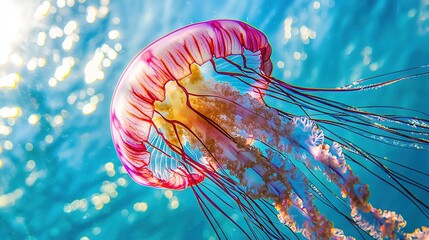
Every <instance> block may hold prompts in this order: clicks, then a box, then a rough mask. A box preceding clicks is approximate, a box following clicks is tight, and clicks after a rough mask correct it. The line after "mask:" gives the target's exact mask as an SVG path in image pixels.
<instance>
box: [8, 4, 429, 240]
mask: <svg viewBox="0 0 429 240" xmlns="http://www.w3.org/2000/svg"><path fill="white" fill-rule="evenodd" d="M0 9H1V10H0V36H1V39H0V239H58V238H61V239H82V240H84V239H189V238H190V237H192V238H194V239H214V238H215V235H214V232H213V230H212V228H211V227H210V225H209V223H208V221H207V220H206V219H205V217H204V215H203V213H202V211H201V210H200V209H199V207H198V204H197V202H196V199H195V196H194V195H193V193H192V191H191V190H189V189H188V190H184V191H178V192H172V191H168V190H157V189H153V188H147V187H143V186H139V185H138V184H136V183H134V182H133V181H132V180H131V178H130V177H129V176H128V175H127V174H126V172H125V170H124V169H123V168H122V166H121V163H120V161H119V159H118V157H117V155H116V152H115V149H114V147H113V145H112V141H111V137H110V125H109V108H110V99H111V96H112V93H113V90H114V88H115V85H116V83H117V81H118V79H119V77H120V75H121V73H122V71H123V70H124V69H125V67H126V65H127V64H128V62H129V61H130V60H131V59H132V58H133V57H134V56H135V55H136V54H137V53H138V52H139V51H140V50H141V49H142V48H143V47H145V46H146V45H147V44H149V43H150V42H152V41H154V40H156V39H157V38H159V37H162V36H163V35H165V34H167V33H168V32H171V31H173V30H175V29H177V28H179V27H182V26H185V25H188V24H190V23H195V22H199V21H204V20H210V19H221V18H228V19H238V20H242V21H245V22H247V23H249V24H251V25H252V26H254V27H256V28H258V29H260V30H261V31H262V32H264V33H265V34H266V35H267V37H268V39H269V41H270V43H271V45H272V49H273V54H272V61H273V64H274V72H273V75H274V76H276V77H277V78H280V79H283V80H284V81H287V82H289V83H292V84H295V85H303V86H310V87H337V86H344V85H347V84H349V83H351V82H353V81H355V80H357V79H360V78H366V77H371V76H375V75H379V74H383V73H389V72H393V71H397V70H402V69H407V68H410V67H414V66H420V65H425V64H429V57H428V56H429V1H427V0H420V1H418V0H411V1H400V0H397V1H395V0H392V1H383V0H382V1H372V0H348V1H333V0H316V1H303V0H296V1H292V0H291V1H281V0H267V1H241V0H240V1H239V0H235V1H220V0H216V1H197V0H189V1H173V0H170V1H163V0H158V1H149V0H148V1H142V0H120V1H119V0H116V1H115V0H111V1H109V0H100V1H95V0H56V1H55V0H52V1H30V0H27V1H24V0H2V1H1V2H0ZM428 80H429V79H425V78H424V77H423V78H421V79H413V80H410V81H405V82H403V83H400V85H399V86H394V87H392V88H390V87H387V88H384V89H383V90H380V91H371V92H361V93H359V94H355V95H352V96H350V95H347V94H340V95H338V94H337V95H335V93H332V95H331V96H329V95H328V96H327V97H332V98H333V99H335V100H338V101H342V102H345V103H348V104H351V105H357V106H360V105H362V106H365V105H377V104H379V103H380V104H381V103H382V104H385V105H389V104H390V105H395V106H403V107H409V108H414V109H419V110H421V111H423V112H426V113H428V112H429V101H428V94H429V82H428ZM339 134H341V133H339ZM356 144H357V145H360V146H363V147H364V148H366V149H371V148H372V147H373V146H371V145H370V144H366V143H364V142H356ZM376 150H377V151H378V153H380V152H381V154H384V153H383V149H376ZM386 154H388V153H386ZM395 159H398V160H401V161H403V162H406V163H407V164H409V166H411V167H413V168H418V169H419V170H421V171H423V172H426V173H427V172H429V159H428V154H427V153H421V152H416V151H415V150H407V151H405V150H404V151H399V153H398V152H396V153H395ZM363 164H365V163H363ZM352 167H353V166H352ZM356 172H357V175H359V176H360V178H361V179H364V181H363V182H365V183H367V184H369V187H370V190H371V192H372V193H371V194H372V195H371V202H372V203H373V205H374V206H376V207H380V208H383V209H389V210H395V211H397V212H399V213H401V214H402V215H403V216H404V218H405V219H406V220H407V221H408V225H407V228H406V230H407V231H409V232H411V231H413V230H414V228H417V227H420V226H422V225H426V226H428V225H429V224H428V219H427V218H425V217H424V216H423V215H422V214H421V213H419V212H418V211H417V210H416V209H415V208H413V206H410V204H409V201H408V200H407V199H405V198H404V196H403V195H402V194H400V193H395V192H389V193H388V194H387V195H386V194H385V193H384V191H386V189H385V187H384V185H383V184H381V183H380V182H379V181H376V179H375V178H374V176H371V175H370V174H368V172H367V171H366V170H365V169H359V168H357V169H356ZM417 177H418V176H416V178H417ZM426 184H427V183H426ZM386 196H388V197H386ZM418 196H419V198H420V199H421V200H422V201H423V202H429V196H428V193H427V192H426V193H424V192H423V193H421V192H420V195H418ZM233 218H234V219H235V218H237V219H239V218H240V216H237V215H235V216H233ZM331 220H332V221H334V222H335V223H337V222H336V221H344V219H339V220H335V219H331ZM238 221H240V220H238ZM220 224H221V225H223V227H224V229H225V230H226V233H227V235H228V236H229V237H230V238H231V239H240V238H242V237H243V236H242V235H240V233H239V232H238V230H237V229H235V228H234V226H233V225H232V224H231V223H229V222H228V221H220ZM291 237H293V235H292V236H291Z"/></svg>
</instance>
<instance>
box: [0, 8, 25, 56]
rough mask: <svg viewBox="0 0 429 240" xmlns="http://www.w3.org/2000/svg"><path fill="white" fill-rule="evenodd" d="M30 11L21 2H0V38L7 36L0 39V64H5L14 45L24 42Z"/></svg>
mask: <svg viewBox="0 0 429 240" xmlns="http://www.w3.org/2000/svg"><path fill="white" fill-rule="evenodd" d="M30 9H32V8H31V7H30V6H28V5H27V4H24V3H23V2H21V1H14V0H2V1H0V36H7V37H1V38H0V64H5V63H7V62H8V59H9V55H11V54H12V53H13V50H14V48H15V47H16V45H17V44H19V43H22V42H25V40H26V39H25V38H26V35H27V33H28V32H29V30H30V27H29V25H28V23H30V22H31V20H32V19H31V16H32V14H29V13H28V11H29V10H30Z"/></svg>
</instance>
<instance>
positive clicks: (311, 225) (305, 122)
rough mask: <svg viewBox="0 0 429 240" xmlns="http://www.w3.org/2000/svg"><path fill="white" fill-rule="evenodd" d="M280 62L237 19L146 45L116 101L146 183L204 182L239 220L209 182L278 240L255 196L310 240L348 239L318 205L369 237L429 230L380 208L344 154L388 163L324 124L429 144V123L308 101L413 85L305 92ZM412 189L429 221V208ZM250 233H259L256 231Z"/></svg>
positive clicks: (128, 158)
mask: <svg viewBox="0 0 429 240" xmlns="http://www.w3.org/2000/svg"><path fill="white" fill-rule="evenodd" d="M270 56H271V46H270V44H269V42H268V40H267V38H266V36H265V35H264V34H263V33H262V32H260V31H259V30H257V29H255V28H253V27H251V26H249V25H247V24H246V23H243V22H240V21H235V20H213V21H208V22H202V23H196V24H193V25H190V26H187V27H184V28H181V29H179V30H176V31H174V32H172V33H170V34H168V35H166V36H165V37H163V38H160V39H159V40H157V41H155V42H153V43H152V44H150V45H149V46H147V47H146V48H144V49H143V50H142V51H141V52H140V53H139V54H138V55H137V56H136V57H135V58H134V59H133V60H132V61H131V63H130V64H129V65H128V67H127V68H126V70H125V71H124V73H123V75H122V76H121V79H120V80H119V83H118V85H117V87H116V89H115V92H114V95H113V99H112V105H111V133H112V138H113V142H114V144H115V148H116V150H117V153H118V156H119V158H120V160H121V161H122V163H123V165H124V167H125V169H126V170H127V172H128V173H129V175H130V176H131V177H132V178H133V179H134V180H135V181H136V182H137V183H139V184H141V185H144V186H152V187H157V188H168V189H175V190H178V189H185V188H187V187H192V188H193V189H196V190H194V192H198V193H200V194H201V196H200V195H196V196H197V198H198V200H199V203H200V206H202V209H203V210H204V209H205V208H204V206H205V205H204V203H202V202H201V201H202V200H205V201H207V202H208V203H210V204H212V205H214V207H215V208H216V209H217V210H219V211H220V212H222V214H223V215H225V217H227V218H228V216H227V214H226V213H225V212H224V211H223V209H222V208H220V207H217V206H216V204H215V203H214V201H213V200H212V199H210V198H209V196H208V195H207V194H206V193H205V192H204V190H202V189H201V188H200V187H199V186H200V185H201V184H202V183H203V182H204V180H205V179H207V180H208V181H211V182H213V183H214V184H215V185H216V186H217V187H219V188H220V189H221V190H222V191H224V192H225V194H226V195H227V196H229V197H231V198H232V199H234V201H236V203H237V204H238V207H239V208H240V209H242V211H243V213H244V214H245V215H246V217H247V218H246V219H249V220H248V221H249V222H251V223H252V224H254V225H255V227H256V228H258V229H260V230H261V231H262V232H263V233H264V234H266V235H267V236H268V237H269V238H286V235H285V234H284V233H283V232H282V231H281V230H278V229H277V225H276V224H274V223H272V221H271V220H270V219H269V217H267V214H266V213H264V212H263V211H261V210H260V209H261V208H260V206H259V205H262V204H263V202H255V200H258V201H269V202H270V203H272V204H273V205H274V208H275V209H276V210H277V217H278V219H279V220H280V222H281V223H282V224H284V225H286V226H287V227H288V228H289V229H291V230H292V231H293V232H300V233H302V235H303V236H304V237H306V238H309V239H313V238H314V239H316V238H317V239H329V238H344V239H345V238H348V237H347V236H346V235H345V234H344V233H343V231H342V230H341V229H338V228H336V227H335V224H336V223H335V222H332V221H330V220H329V219H328V218H327V217H326V216H325V215H324V214H323V212H322V211H321V210H320V207H319V206H318V205H319V204H320V203H319V202H318V201H315V199H316V198H317V199H319V200H320V199H322V200H320V201H322V202H324V203H325V204H326V205H327V206H329V207H331V208H332V209H334V211H336V212H338V213H340V214H341V215H342V216H343V217H344V219H345V221H348V222H350V223H352V224H353V226H355V227H356V228H357V229H359V231H361V232H364V233H363V234H367V235H368V236H372V237H376V238H384V237H393V238H394V237H399V238H400V237H415V236H423V235H424V234H429V233H428V230H427V229H426V228H424V227H423V228H422V229H417V230H416V231H415V232H414V233H409V234H408V233H404V232H403V230H402V229H403V227H404V226H405V220H404V219H403V218H402V216H400V215H399V214H397V213H395V212H393V211H387V210H381V209H378V208H376V207H373V206H372V204H371V203H370V202H369V188H368V186H367V185H366V184H365V183H363V182H362V181H361V180H360V179H359V177H358V176H356V174H355V173H354V172H353V171H352V169H351V167H350V165H348V162H347V161H348V159H347V158H346V156H349V155H345V154H344V153H343V151H344V150H347V151H350V152H353V153H355V154H358V155H359V154H360V155H362V156H365V157H367V158H371V159H372V158H374V159H373V161H374V162H375V163H376V164H378V163H379V162H378V160H377V159H376V157H374V156H373V155H372V154H370V153H366V152H364V151H362V150H361V149H359V148H356V147H354V146H353V144H351V143H350V142H348V141H347V139H344V138H341V136H337V137H336V138H332V137H327V136H326V137H325V134H324V131H322V129H321V127H322V126H331V125H332V126H342V127H345V128H350V129H351V130H350V131H352V132H354V133H356V134H359V135H362V136H368V135H371V132H368V131H366V130H362V127H360V128H359V126H360V125H362V126H365V124H366V123H367V122H368V121H372V122H374V123H375V124H374V125H375V126H378V128H377V130H379V131H385V132H387V133H389V134H392V135H393V136H386V137H385V138H384V139H388V141H389V140H391V139H394V140H395V141H399V142H401V143H404V144H405V145H406V146H408V147H412V146H414V145H418V146H422V147H423V148H427V142H428V141H427V139H426V138H425V136H427V135H424V134H423V135H422V137H420V136H418V137H415V136H414V135H413V134H414V133H422V132H423V133H425V131H426V133H427V127H426V126H427V123H428V122H429V121H427V120H425V119H423V118H421V119H419V120H418V121H417V124H414V126H416V128H417V129H415V130H412V131H411V132H409V134H407V133H404V132H405V130H408V129H398V128H389V127H390V126H389V127H386V126H385V125H381V124H380V123H379V122H378V121H379V120H377V119H380V118H382V117H386V119H388V120H390V121H391V124H393V125H395V124H399V125H400V126H402V125H403V124H404V122H407V121H408V120H404V119H401V118H395V117H391V116H381V115H377V114H372V113H368V112H365V111H362V110H361V109H354V108H351V107H349V106H347V105H345V104H341V103H338V102H335V101H331V100H326V99H323V98H319V97H317V96H315V95H312V94H308V92H316V91H358V90H362V89H365V88H368V89H375V88H378V87H383V86H387V85H389V84H391V83H394V82H395V81H401V79H393V80H390V81H385V82H381V83H375V84H371V85H369V86H361V85H360V83H357V84H355V85H354V86H352V87H345V88H343V89H310V88H303V87H297V86H292V85H290V84H287V83H285V82H283V81H280V80H278V79H276V78H274V77H272V76H271V72H272V62H271V60H270ZM267 99H271V100H277V101H280V102H283V103H292V104H295V105H297V106H298V107H300V108H301V109H304V110H305V111H304V110H303V112H304V113H306V111H312V112H317V115H316V116H320V115H324V116H325V117H324V118H313V119H310V117H309V116H295V115H293V114H291V113H288V109H280V108H276V107H273V106H271V105H270V104H269V103H267ZM318 107H320V109H319V108H318ZM329 117H330V118H329ZM331 118H333V119H334V120H332V119H331ZM374 119H375V120H374ZM352 120H353V121H352ZM376 124H378V125H376ZM327 129H328V128H327ZM328 130H329V129H328ZM333 134H334V135H335V133H333ZM383 136H384V135H383ZM397 136H398V137H397ZM333 139H337V140H340V141H334V140H333ZM378 140H380V139H378ZM380 141H381V140H380ZM380 168H383V170H385V171H386V172H387V174H388V175H389V177H390V176H393V177H395V180H396V179H399V180H403V179H402V178H401V177H397V176H396V175H393V173H391V172H389V171H390V170H389V169H385V168H384V166H380ZM308 169H316V170H317V171H321V172H323V174H324V175H325V176H326V179H327V180H329V181H330V182H332V183H333V184H334V185H335V186H336V187H337V189H339V191H340V194H338V195H340V196H338V195H337V194H335V193H332V191H330V193H331V194H332V195H333V196H332V197H333V198H338V199H339V198H341V199H344V200H342V203H343V204H344V206H345V207H343V208H345V209H347V210H340V209H339V208H337V207H336V206H334V205H333V204H330V203H329V200H327V201H326V200H324V198H326V196H325V193H324V192H322V191H321V190H320V189H319V188H318V187H317V185H316V184H314V183H313V181H314V180H312V179H313V177H311V176H310V175H308V174H312V173H308V171H307V170H308ZM303 170H304V171H303ZM309 171H310V170H309ZM318 180H319V179H318ZM407 180H409V179H407ZM410 181H411V182H413V181H412V180H410ZM398 184H399V183H398ZM416 185H417V184H416ZM426 187H427V186H424V185H423V186H421V188H423V189H424V188H426ZM208 191H210V190H208ZM408 194H409V196H410V198H411V199H413V200H416V201H413V203H414V204H416V206H419V207H421V208H422V209H424V210H422V211H423V214H424V215H425V214H426V212H425V211H427V210H428V209H429V207H428V206H427V204H425V203H422V202H421V201H420V202H419V201H417V200H418V199H416V198H415V197H414V195H412V193H408ZM413 197H414V198H413ZM219 199H220V198H219ZM202 204H203V205H204V206H203V205H202ZM258 209H259V210H258ZM425 216H426V217H428V215H425ZM229 219H230V218H229ZM230 220H231V219H230ZM237 227H238V228H240V229H241V230H242V231H245V230H243V228H241V227H240V226H238V225H237ZM245 234H246V235H247V236H248V237H249V238H251V236H253V235H252V234H254V232H253V231H251V233H250V234H247V233H245ZM360 234H362V233H360ZM407 234H408V235H407ZM419 234H420V235H419ZM218 237H219V235H218Z"/></svg>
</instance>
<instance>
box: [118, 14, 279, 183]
mask: <svg viewBox="0 0 429 240" xmlns="http://www.w3.org/2000/svg"><path fill="white" fill-rule="evenodd" d="M244 49H247V50H249V51H251V52H258V53H259V54H260V59H261V61H260V62H261V63H260V70H261V73H262V74H263V75H265V76H270V75H271V72H272V62H271V59H270V56H271V46H270V44H269V42H268V40H267V38H266V36H265V35H264V34H263V33H262V32H260V31H259V30H257V29H255V28H253V27H251V26H250V25H247V24H246V23H244V22H240V21H235V20H212V21H207V22H201V23H196V24H193V25H190V26H186V27H184V28H181V29H178V30H176V31H174V32H172V33H170V34H168V35H166V36H164V37H163V38H160V39H158V40H156V41H155V42H153V43H151V44H150V45H148V46H147V47H146V48H144V49H143V50H142V51H141V52H140V53H139V54H138V55H137V56H136V57H135V58H134V59H133V60H132V61H131V63H130V64H129V65H128V66H127V68H126V70H125V71H124V73H123V74H122V76H121V78H120V80H119V82H118V85H117V86H116V89H115V92H114V94H113V98H112V104H111V134H112V139H113V142H114V145H115V148H116V150H117V153H118V155H119V158H120V159H121V161H122V163H123V165H124V166H125V168H126V170H127V171H128V173H129V174H130V176H131V177H132V178H133V179H134V180H135V181H136V182H138V183H139V184H141V185H145V186H152V187H159V188H172V189H183V188H186V187H187V186H192V185H194V184H198V183H199V182H201V181H203V179H204V175H203V174H202V173H201V172H194V171H193V172H188V171H183V170H180V169H176V171H175V172H173V173H172V174H169V175H168V177H166V178H162V177H159V176H157V175H156V174H154V172H152V170H151V169H150V168H149V167H148V166H149V164H150V161H151V159H150V152H148V150H147V148H146V147H145V145H144V144H143V143H145V142H147V141H148V138H149V132H150V129H151V127H153V123H152V117H153V115H154V106H153V105H154V102H155V101H163V100H164V99H165V89H164V88H165V84H166V83H167V82H168V81H171V80H175V79H176V80H177V79H181V78H183V77H186V76H188V75H189V74H191V72H190V66H191V65H192V64H194V63H197V64H198V65H202V64H204V63H205V62H208V61H210V60H212V59H213V58H214V57H215V58H226V57H228V56H229V55H232V54H243V51H244ZM202 172H204V171H202Z"/></svg>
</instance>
